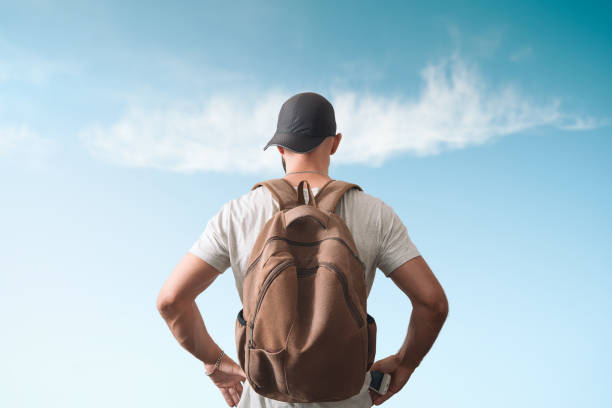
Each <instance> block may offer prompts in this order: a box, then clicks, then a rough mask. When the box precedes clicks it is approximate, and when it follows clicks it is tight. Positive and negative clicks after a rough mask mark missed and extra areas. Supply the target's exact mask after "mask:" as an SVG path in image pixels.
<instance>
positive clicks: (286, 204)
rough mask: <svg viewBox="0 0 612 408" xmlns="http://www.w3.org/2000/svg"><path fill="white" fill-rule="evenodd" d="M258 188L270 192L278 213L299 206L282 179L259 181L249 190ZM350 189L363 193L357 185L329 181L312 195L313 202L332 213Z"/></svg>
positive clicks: (296, 197) (294, 194)
mask: <svg viewBox="0 0 612 408" xmlns="http://www.w3.org/2000/svg"><path fill="white" fill-rule="evenodd" d="M259 186H265V187H267V188H268V190H270V192H271V193H272V196H273V197H274V198H275V199H276V201H277V202H278V205H279V209H280V211H282V210H284V209H290V208H293V207H296V206H297V205H299V202H298V193H297V192H296V190H295V188H294V187H293V185H292V184H291V183H290V182H289V181H288V180H286V179H284V178H275V179H269V180H265V181H261V182H259V183H256V184H255V185H254V186H253V187H252V188H251V190H255V189H256V188H257V187H259ZM351 188H357V189H359V190H360V191H363V190H362V189H361V187H359V186H358V185H357V184H353V183H347V182H346V181H341V180H334V179H332V180H329V181H328V182H327V183H325V184H324V185H323V187H321V188H320V189H319V191H318V192H317V194H315V195H314V197H315V199H314V200H313V201H314V202H316V205H317V207H318V208H320V209H323V210H326V211H329V212H334V211H335V209H336V206H337V205H338V203H339V202H340V199H341V198H342V196H343V195H344V193H345V192H346V191H348V190H350V189H351ZM310 191H311V190H309V194H310Z"/></svg>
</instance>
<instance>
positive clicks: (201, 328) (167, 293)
mask: <svg viewBox="0 0 612 408" xmlns="http://www.w3.org/2000/svg"><path fill="white" fill-rule="evenodd" d="M217 276H219V271H217V270H216V269H215V268H214V267H213V266H211V265H210V264H208V263H207V262H205V261H204V260H202V259H200V258H198V257H197V256H195V255H193V254H191V253H189V252H188V253H187V254H186V255H185V256H184V257H183V258H182V259H181V260H180V261H179V263H178V265H177V266H176V267H175V268H174V270H173V271H172V273H171V274H170V277H169V278H168V280H167V281H166V282H165V283H164V285H163V287H162V288H161V290H160V292H159V294H158V296H157V309H158V310H159V312H160V314H161V315H162V316H163V318H164V320H165V321H166V323H167V324H168V327H169V328H170V331H172V334H173V335H174V337H175V338H176V340H177V341H178V342H179V343H180V345H181V346H183V348H185V349H186V350H187V351H189V352H190V353H191V354H193V355H194V356H195V357H196V358H197V359H199V360H200V361H202V362H203V363H204V367H205V370H206V372H209V373H210V372H211V371H212V370H213V368H214V365H215V362H216V360H217V358H218V357H219V355H220V353H221V348H220V347H219V346H218V345H217V343H215V342H214V341H213V339H212V338H211V337H210V335H209V334H208V331H207V330H206V325H205V324H204V320H203V319H202V315H201V314H200V311H199V309H198V306H197V305H196V302H195V299H196V297H197V296H198V295H199V294H200V293H201V292H203V291H204V290H205V289H206V288H208V287H209V286H210V285H211V284H212V282H213V281H214V280H215V279H216V278H217ZM210 378H211V380H212V381H213V382H214V383H215V385H216V386H217V387H218V388H219V390H220V391H221V394H222V395H223V398H224V399H225V401H226V402H227V404H228V405H229V406H237V405H238V402H239V401H240V396H241V395H242V390H243V387H242V382H243V381H244V380H245V379H246V375H245V373H244V371H243V370H242V368H241V367H240V366H239V365H238V364H237V363H236V362H235V361H233V360H232V359H231V358H230V357H229V356H227V355H225V356H223V359H222V360H221V365H220V366H219V367H218V368H217V370H216V371H215V372H214V374H212V375H211V376H210Z"/></svg>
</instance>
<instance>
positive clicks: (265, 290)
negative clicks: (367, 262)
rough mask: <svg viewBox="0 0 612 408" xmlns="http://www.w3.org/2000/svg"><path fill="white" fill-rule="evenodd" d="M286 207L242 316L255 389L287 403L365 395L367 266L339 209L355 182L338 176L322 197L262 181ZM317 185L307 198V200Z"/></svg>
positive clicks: (369, 329)
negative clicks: (306, 195)
mask: <svg viewBox="0 0 612 408" xmlns="http://www.w3.org/2000/svg"><path fill="white" fill-rule="evenodd" d="M260 186H265V187H267V188H268V189H269V190H270V192H271V193H272V195H273V196H274V197H275V198H276V200H277V201H278V203H279V206H280V210H279V211H278V212H276V213H275V214H274V215H273V216H272V218H270V219H269V220H268V221H267V222H266V224H265V225H264V226H263V228H262V230H261V232H260V233H259V235H258V237H257V240H256V242H255V245H254V247H253V250H252V252H251V256H250V258H249V262H248V268H247V271H246V277H245V281H244V288H243V299H242V301H243V309H242V310H241V311H240V312H239V313H238V318H237V321H236V347H237V349H238V360H239V361H240V365H241V367H242V369H243V370H244V372H245V373H246V375H247V378H248V381H249V383H250V384H251V386H252V387H253V389H254V390H255V391H256V392H257V393H258V394H260V395H263V396H265V397H268V398H272V399H275V400H280V401H286V402H324V401H338V400H343V399H346V398H350V397H351V396H353V395H355V394H357V393H359V391H360V390H361V387H362V385H363V383H364V379H365V373H366V371H367V370H369V368H370V366H371V365H372V363H373V361H374V354H375V351H376V350H375V349H376V323H375V321H374V319H373V318H372V316H370V315H369V314H367V308H366V300H367V299H366V296H367V295H366V282H365V266H364V264H363V262H362V261H361V260H360V259H359V254H358V253H357V248H356V246H355V242H354V241H353V237H352V235H351V232H350V231H349V229H348V228H347V226H346V224H345V223H344V220H343V219H342V218H341V217H340V216H339V215H337V214H336V213H335V209H336V206H337V204H338V202H339V201H340V198H341V197H342V195H343V194H344V193H345V192H346V191H347V190H349V189H351V188H357V189H359V190H361V187H359V186H358V185H356V184H352V183H347V182H344V181H339V180H330V181H328V182H327V184H325V185H324V186H323V187H321V189H320V190H319V192H318V193H317V195H316V196H313V194H312V190H311V188H310V185H309V184H308V181H306V180H303V181H301V182H300V183H299V186H298V190H297V193H296V191H295V189H294V187H293V186H292V185H291V183H289V182H288V181H287V180H285V179H283V178H278V179H270V180H267V181H263V182H261V183H257V184H255V186H253V188H252V189H255V188H257V187H260ZM304 186H306V187H307V188H308V203H307V204H306V203H305V200H304V198H305V197H304V190H303V188H304Z"/></svg>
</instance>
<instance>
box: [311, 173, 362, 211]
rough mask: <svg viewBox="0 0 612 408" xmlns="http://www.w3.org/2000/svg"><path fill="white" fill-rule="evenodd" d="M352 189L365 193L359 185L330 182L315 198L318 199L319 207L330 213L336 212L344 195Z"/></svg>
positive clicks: (339, 181)
mask: <svg viewBox="0 0 612 408" xmlns="http://www.w3.org/2000/svg"><path fill="white" fill-rule="evenodd" d="M351 188H356V189H358V190H359V191H363V189H362V188H361V187H359V186H358V185H357V184H354V183H348V182H346V181H341V180H330V181H329V182H327V184H325V185H324V186H323V187H321V189H320V190H319V191H318V192H317V194H316V196H315V197H316V199H317V207H318V208H321V209H323V210H326V211H329V212H334V211H335V210H336V207H337V206H338V203H339V202H340V199H341V198H342V196H343V195H344V193H346V192H347V191H348V190H350V189H351Z"/></svg>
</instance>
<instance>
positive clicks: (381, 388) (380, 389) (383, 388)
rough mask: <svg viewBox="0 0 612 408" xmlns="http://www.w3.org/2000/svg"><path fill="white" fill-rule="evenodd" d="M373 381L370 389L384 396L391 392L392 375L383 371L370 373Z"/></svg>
mask: <svg viewBox="0 0 612 408" xmlns="http://www.w3.org/2000/svg"><path fill="white" fill-rule="evenodd" d="M370 375H371V377H372V380H371V381H370V389H371V390H373V391H375V392H377V393H378V394H380V395H384V394H386V393H387V391H388V390H389V384H390V383H391V375H390V374H387V373H383V372H382V371H370Z"/></svg>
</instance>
